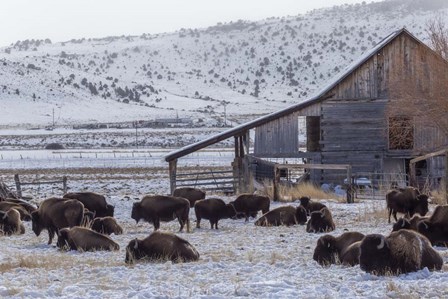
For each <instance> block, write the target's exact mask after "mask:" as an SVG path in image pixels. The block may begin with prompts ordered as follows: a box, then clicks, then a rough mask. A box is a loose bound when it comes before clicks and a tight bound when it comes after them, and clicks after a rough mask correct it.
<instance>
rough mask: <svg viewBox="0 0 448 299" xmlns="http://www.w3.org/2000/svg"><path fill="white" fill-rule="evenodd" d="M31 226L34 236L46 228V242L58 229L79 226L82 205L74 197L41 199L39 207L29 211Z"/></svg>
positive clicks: (49, 242)
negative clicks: (31, 211)
mask: <svg viewBox="0 0 448 299" xmlns="http://www.w3.org/2000/svg"><path fill="white" fill-rule="evenodd" d="M31 218H32V227H33V231H34V233H35V234H36V236H39V235H40V233H41V232H42V230H44V229H46V230H48V237H49V240H48V244H51V243H52V242H53V237H54V234H55V233H56V232H58V231H59V229H61V228H64V227H73V226H79V225H80V224H81V222H82V220H83V218H84V205H83V204H82V203H81V202H79V201H77V200H76V199H63V198H56V197H52V198H49V199H46V200H44V201H42V203H41V205H40V206H39V208H38V209H37V210H36V211H34V212H33V213H31Z"/></svg>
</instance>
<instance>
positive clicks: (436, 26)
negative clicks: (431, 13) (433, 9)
mask: <svg viewBox="0 0 448 299" xmlns="http://www.w3.org/2000/svg"><path fill="white" fill-rule="evenodd" d="M445 19H446V18H445ZM426 33H427V34H428V37H429V40H430V41H431V44H430V46H431V47H432V48H433V49H434V51H436V52H437V53H439V54H440V56H442V57H443V58H445V59H448V26H447V25H446V23H445V21H444V18H443V16H442V15H440V14H439V15H437V16H436V17H434V18H433V19H431V20H429V21H428V22H427V24H426Z"/></svg>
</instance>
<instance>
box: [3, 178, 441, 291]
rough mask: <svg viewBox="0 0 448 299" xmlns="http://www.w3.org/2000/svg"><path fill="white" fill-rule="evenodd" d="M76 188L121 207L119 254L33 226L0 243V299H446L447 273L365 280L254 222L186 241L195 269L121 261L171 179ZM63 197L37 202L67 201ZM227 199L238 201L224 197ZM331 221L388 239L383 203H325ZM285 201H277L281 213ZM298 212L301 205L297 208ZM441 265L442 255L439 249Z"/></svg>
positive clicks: (291, 233)
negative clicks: (138, 210) (147, 197)
mask: <svg viewBox="0 0 448 299" xmlns="http://www.w3.org/2000/svg"><path fill="white" fill-rule="evenodd" d="M71 187H72V190H82V189H84V188H89V189H90V190H93V191H97V192H101V193H104V194H106V196H107V200H108V201H110V202H111V203H112V204H114V205H115V211H116V215H115V216H116V218H117V220H118V222H119V223H120V224H121V225H122V227H123V228H124V234H123V235H120V236H115V235H112V238H113V239H114V240H115V241H116V242H118V243H119V244H120V250H119V251H117V252H85V253H80V252H75V251H71V252H61V251H59V250H58V249H57V248H55V244H53V245H51V246H50V245H47V244H46V243H47V240H48V236H47V234H46V232H45V231H44V232H43V233H42V234H41V235H40V236H39V237H36V236H35V235H34V233H33V232H32V230H31V223H26V224H25V226H26V233H25V234H24V235H22V236H11V237H0V273H1V274H2V275H0V296H2V297H16V298H48V297H61V298H126V297H128V298H155V297H158V298H171V297H176V298H223V297H249V298H317V297H318V298H323V297H325V298H356V297H368V298H384V297H392V298H409V297H411V298H422V297H427V298H429V297H438V298H444V297H445V298H446V297H447V296H448V288H447V287H446V282H447V281H448V273H446V272H445V270H443V271H436V272H430V271H428V270H427V269H423V270H421V271H418V272H416V273H411V274H407V275H400V276H398V277H377V276H374V275H370V274H366V273H365V272H363V271H362V270H361V269H360V268H359V266H356V267H352V268H350V267H344V266H339V265H337V266H336V265H332V266H331V267H329V268H323V267H321V266H319V265H318V264H317V263H316V262H315V261H313V259H312V254H313V250H314V247H315V244H316V241H317V239H318V238H319V237H320V236H322V235H323V234H309V233H306V232H305V226H294V227H269V228H263V227H256V226H254V219H251V220H250V221H249V222H247V223H245V222H244V219H241V220H230V219H229V220H221V221H220V223H219V227H220V229H219V230H210V229H209V223H208V221H202V223H201V226H202V227H201V229H197V228H195V221H194V219H195V216H194V211H193V210H191V211H190V219H191V222H192V223H191V224H192V228H193V229H192V231H191V232H190V233H186V232H182V233H179V235H180V236H181V237H183V238H185V239H187V240H188V241H189V242H191V243H192V244H193V245H194V246H195V247H196V249H197V250H198V251H199V253H200V255H201V257H200V260H199V261H198V262H194V263H184V264H172V263H171V262H166V263H155V264H154V263H137V264H136V265H133V266H129V265H126V264H125V263H124V258H125V247H126V245H127V244H128V242H129V241H131V240H132V239H134V238H144V237H146V236H147V235H148V234H149V233H150V232H151V231H152V225H150V224H148V223H146V222H141V223H139V224H136V223H135V221H134V220H132V219H131V217H130V214H131V208H132V204H133V203H134V202H135V200H138V199H140V198H141V197H142V196H143V195H144V194H146V193H160V194H163V193H166V192H168V189H169V188H168V180H167V179H166V178H165V179H161V178H153V179H151V180H128V181H127V182H126V184H121V183H118V184H116V185H112V183H111V184H109V185H104V184H103V183H101V182H97V181H90V182H88V181H73V182H71ZM58 192H60V191H59V190H55V189H51V190H44V189H42V190H40V194H46V195H47V196H51V195H60V194H59V193H58ZM223 198H224V199H225V200H226V201H230V200H231V199H232V198H231V197H223ZM323 202H324V203H325V204H327V205H328V206H329V208H330V209H331V211H332V213H333V217H334V220H335V223H336V227H337V229H336V230H335V231H334V232H332V233H331V234H332V235H340V234H341V233H343V232H344V231H346V230H350V231H352V230H355V231H360V232H362V233H365V234H368V233H382V234H388V233H389V232H390V230H391V225H389V224H387V220H386V218H385V212H384V208H385V202H384V201H373V200H366V201H362V202H359V203H355V204H345V203H338V202H335V201H332V200H324V201H323ZM282 204H283V203H272V206H271V208H275V207H277V206H279V205H282ZM292 204H293V205H297V203H292ZM178 228H179V224H178V223H177V221H172V222H169V223H162V224H161V230H163V231H169V232H174V233H177V230H178ZM437 250H438V251H439V252H440V253H441V254H442V256H443V257H444V260H445V261H447V259H448V251H447V250H446V249H445V248H437Z"/></svg>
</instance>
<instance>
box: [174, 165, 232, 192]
mask: <svg viewBox="0 0 448 299" xmlns="http://www.w3.org/2000/svg"><path fill="white" fill-rule="evenodd" d="M173 181H174V182H175V185H174V186H173V187H174V188H173V190H174V189H175V188H177V187H187V186H188V187H195V188H200V189H202V190H213V191H219V192H223V193H226V194H233V193H234V190H237V189H238V186H237V185H238V179H237V178H235V176H234V172H233V169H230V170H216V169H211V168H210V169H205V170H204V168H201V170H200V171H194V170H191V171H186V170H184V172H182V173H177V174H176V176H175V178H174V180H173Z"/></svg>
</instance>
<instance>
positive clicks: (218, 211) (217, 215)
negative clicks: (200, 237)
mask: <svg viewBox="0 0 448 299" xmlns="http://www.w3.org/2000/svg"><path fill="white" fill-rule="evenodd" d="M194 212H195V214H196V227H197V228H200V227H201V219H207V220H209V221H210V227H211V229H213V226H214V227H215V228H216V229H218V221H219V220H221V219H226V218H232V217H234V216H235V215H236V211H235V208H234V207H233V205H231V204H226V203H225V202H224V201H223V200H222V199H220V198H207V199H201V200H198V201H196V203H195V204H194Z"/></svg>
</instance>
